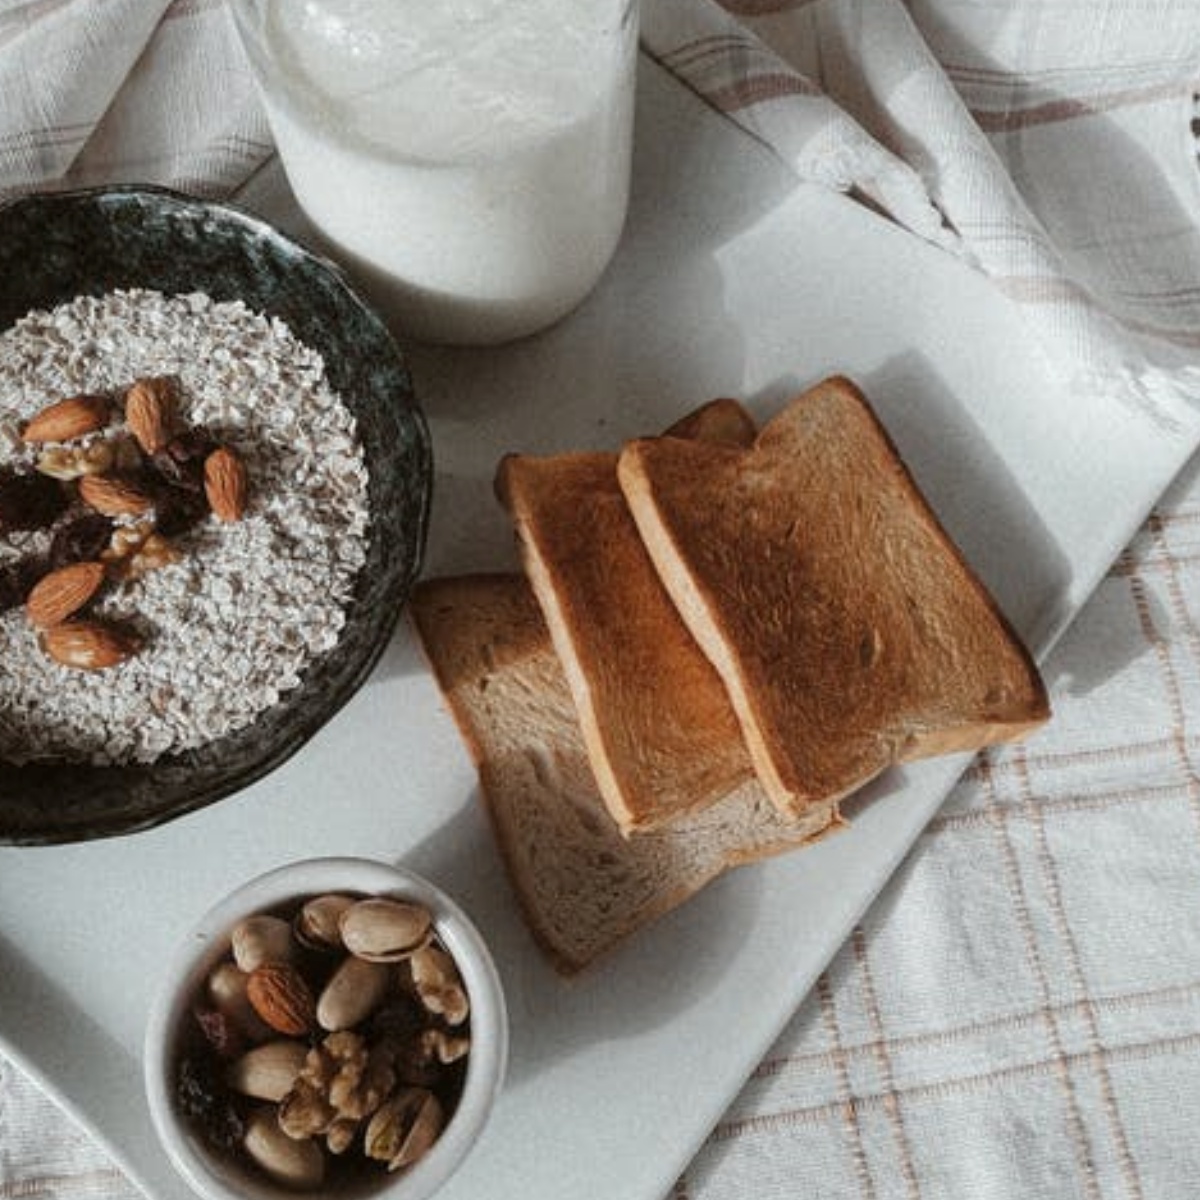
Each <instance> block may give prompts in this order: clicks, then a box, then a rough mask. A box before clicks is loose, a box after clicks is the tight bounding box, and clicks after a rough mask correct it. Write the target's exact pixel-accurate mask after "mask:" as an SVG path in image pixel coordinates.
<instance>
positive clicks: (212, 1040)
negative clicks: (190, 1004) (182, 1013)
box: [192, 1005, 245, 1059]
mask: <svg viewBox="0 0 1200 1200" xmlns="http://www.w3.org/2000/svg"><path fill="white" fill-rule="evenodd" d="M192 1016H193V1017H195V1019H196V1024H197V1025H199V1027H200V1032H201V1033H202V1034H203V1035H204V1040H205V1041H206V1042H207V1043H208V1044H209V1045H210V1046H211V1047H212V1049H213V1051H214V1052H215V1053H216V1054H217V1056H218V1057H220V1058H226V1059H228V1058H237V1056H238V1055H239V1054H241V1052H242V1050H243V1049H244V1043H245V1039H244V1038H243V1037H242V1034H241V1033H240V1032H239V1030H238V1028H237V1027H236V1026H235V1025H234V1023H233V1022H232V1021H231V1020H230V1019H229V1018H228V1017H227V1016H226V1015H225V1014H224V1013H223V1012H221V1011H220V1010H218V1009H215V1008H203V1007H201V1006H199V1005H197V1006H196V1008H195V1009H194V1010H193V1011H192Z"/></svg>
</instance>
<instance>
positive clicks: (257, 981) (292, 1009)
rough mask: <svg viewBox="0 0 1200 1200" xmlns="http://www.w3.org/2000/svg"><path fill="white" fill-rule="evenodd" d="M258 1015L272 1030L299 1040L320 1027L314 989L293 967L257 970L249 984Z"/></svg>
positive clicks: (266, 965) (273, 964)
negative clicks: (317, 1024)
mask: <svg viewBox="0 0 1200 1200" xmlns="http://www.w3.org/2000/svg"><path fill="white" fill-rule="evenodd" d="M246 995H247V996H248V997H249V999H250V1003H251V1004H252V1005H253V1006H254V1011H255V1012H256V1013H258V1015H259V1016H260V1017H262V1019H263V1020H264V1021H266V1023H267V1024H268V1025H270V1026H271V1028H272V1029H275V1030H277V1031H278V1032H279V1033H286V1034H290V1035H291V1036H293V1037H299V1036H300V1035H302V1034H305V1033H308V1032H309V1031H310V1030H311V1029H312V1028H313V1026H314V1024H315V1023H316V1019H317V1002H316V1001H315V1000H314V999H313V994H312V989H311V988H310V987H309V986H308V984H307V983H305V981H304V976H303V975H301V974H300V972H299V971H297V970H296V968H295V967H293V966H292V965H291V964H290V963H285V962H268V963H263V964H262V966H259V967H255V968H254V970H253V971H251V972H250V978H249V979H248V980H247V981H246Z"/></svg>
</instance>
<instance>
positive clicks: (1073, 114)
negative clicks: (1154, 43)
mask: <svg viewBox="0 0 1200 1200" xmlns="http://www.w3.org/2000/svg"><path fill="white" fill-rule="evenodd" d="M1187 90H1188V89H1187V88H1184V87H1183V86H1182V85H1180V84H1177V83H1170V84H1158V85H1156V86H1154V87H1142V88H1126V89H1124V90H1122V91H1117V92H1108V93H1107V94H1103V95H1096V96H1088V97H1086V98H1084V97H1078V96H1063V97H1056V98H1054V99H1051V100H1045V101H1043V102H1042V103H1041V104H1033V105H1030V106H1029V107H1028V108H1005V109H995V110H992V109H985V108H972V109H971V116H973V117H974V118H975V121H976V122H977V124H978V125H979V127H980V129H982V130H983V131H984V133H1011V132H1013V131H1014V130H1017V129H1028V128H1030V127H1032V126H1035V125H1053V124H1057V123H1059V122H1061V121H1071V120H1076V119H1077V118H1079V117H1092V116H1096V115H1097V114H1098V113H1104V112H1112V111H1113V110H1114V109H1118V108H1134V107H1136V106H1137V105H1140V104H1150V103H1152V102H1153V101H1156V100H1167V99H1170V98H1172V97H1176V96H1182V95H1184V94H1185V93H1186V92H1187Z"/></svg>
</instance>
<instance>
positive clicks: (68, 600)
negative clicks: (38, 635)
mask: <svg viewBox="0 0 1200 1200" xmlns="http://www.w3.org/2000/svg"><path fill="white" fill-rule="evenodd" d="M103 582H104V564H103V563H99V562H81V563H72V564H71V565H70V566H68V567H59V568H58V569H57V570H55V571H51V572H50V574H49V575H44V576H42V578H41V579H39V580H38V582H37V583H36V584H35V585H34V586H33V589H32V590H31V591H30V593H29V596H28V598H27V599H26V601H25V612H26V614H27V615H28V617H29V620H30V621H31V622H32V623H33V624H34V625H36V626H37V627H38V628H39V629H47V628H49V627H50V626H51V625H57V624H58V623H59V622H60V621H65V620H66V619H67V618H68V617H69V616H72V615H73V614H74V613H77V612H78V611H79V610H80V609H81V608H82V607H83V606H84V605H85V604H87V602H88V601H89V600H91V598H92V597H93V596H94V595H95V594H96V593H97V592H98V591H99V590H100V585H101V584H102V583H103Z"/></svg>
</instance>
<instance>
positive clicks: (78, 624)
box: [0, 376, 248, 670]
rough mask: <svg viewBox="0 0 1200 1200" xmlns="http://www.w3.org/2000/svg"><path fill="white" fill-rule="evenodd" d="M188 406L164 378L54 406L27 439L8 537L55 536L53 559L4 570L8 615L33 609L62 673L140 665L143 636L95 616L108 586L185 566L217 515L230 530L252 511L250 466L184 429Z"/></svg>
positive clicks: (5, 509) (5, 481)
mask: <svg viewBox="0 0 1200 1200" xmlns="http://www.w3.org/2000/svg"><path fill="white" fill-rule="evenodd" d="M178 399H179V396H178V382H177V380H175V379H174V378H171V377H166V376H155V377H147V378H142V379H136V380H134V382H133V383H132V384H131V385H130V386H129V387H128V388H126V389H124V391H123V393H120V394H116V395H79V396H68V397H66V398H65V399H62V400H58V401H55V402H54V403H52V404H50V405H47V406H46V407H45V408H43V409H42V410H41V411H40V412H38V413H36V414H35V415H34V416H33V417H32V418H31V419H30V420H29V421H27V422H26V423H25V425H24V427H23V428H21V429H20V431H19V441H20V443H21V446H22V448H23V449H24V450H25V452H26V454H27V455H28V456H29V457H30V469H28V470H19V469H16V468H14V467H12V466H8V467H2V468H0V535H8V534H11V533H19V532H24V531H30V530H39V529H51V528H54V534H53V538H52V540H51V542H50V548H49V551H48V552H47V553H46V554H45V555H37V556H25V557H23V558H19V559H17V560H16V561H15V562H12V563H10V564H8V565H7V566H6V567H3V568H0V611H4V610H5V609H9V608H15V607H17V606H19V605H22V604H23V605H24V606H25V611H26V615H27V616H28V618H29V621H30V623H31V624H32V625H33V626H34V628H36V629H37V630H38V637H39V642H40V645H41V647H42V649H43V650H44V651H45V653H46V654H48V655H49V656H50V657H51V658H52V659H54V660H55V661H56V662H58V663H60V664H62V665H63V666H66V667H74V668H78V669H81V670H101V669H103V668H106V667H112V666H116V665H117V664H118V663H121V662H124V661H125V660H126V659H127V658H129V657H130V656H131V655H133V654H136V653H137V651H138V649H139V648H140V646H141V642H142V639H141V637H140V635H139V634H138V632H137V631H136V630H135V629H134V628H132V627H131V626H130V625H127V624H122V623H117V622H114V621H111V620H107V619H99V618H94V617H88V616H86V615H82V614H85V612H86V610H87V607H88V606H89V605H90V604H91V603H92V601H93V600H94V599H95V598H96V597H97V596H98V595H99V594H100V593H101V591H102V589H103V588H104V587H105V586H106V585H108V584H111V583H120V582H121V581H124V580H129V579H137V578H140V577H141V576H143V575H145V574H146V573H147V572H149V571H153V570H157V569H159V568H160V567H164V566H167V565H168V564H170V563H172V562H175V561H177V560H178V558H179V557H180V552H179V549H178V547H177V545H176V543H175V539H177V538H178V537H179V536H180V535H181V534H183V533H185V532H186V531H187V530H188V529H190V528H191V527H192V526H193V525H195V524H196V523H197V522H199V521H200V520H201V519H203V518H204V517H205V516H206V515H208V514H209V513H211V514H212V515H213V516H214V517H216V519H217V520H219V521H225V522H229V521H237V520H240V519H241V517H242V516H243V515H244V513H245V511H246V504H247V490H248V482H247V475H246V468H245V465H244V463H243V462H242V460H241V458H239V456H238V455H237V454H236V453H235V451H233V450H232V449H231V448H230V447H228V446H224V445H220V444H219V443H218V442H217V441H216V439H215V438H213V437H212V436H210V434H209V433H208V432H207V431H206V430H203V429H198V428H194V427H192V428H186V427H183V426H182V424H181V422H180V419H179V413H178V407H179V406H178ZM56 525H57V527H56V528H55V526H56Z"/></svg>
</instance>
